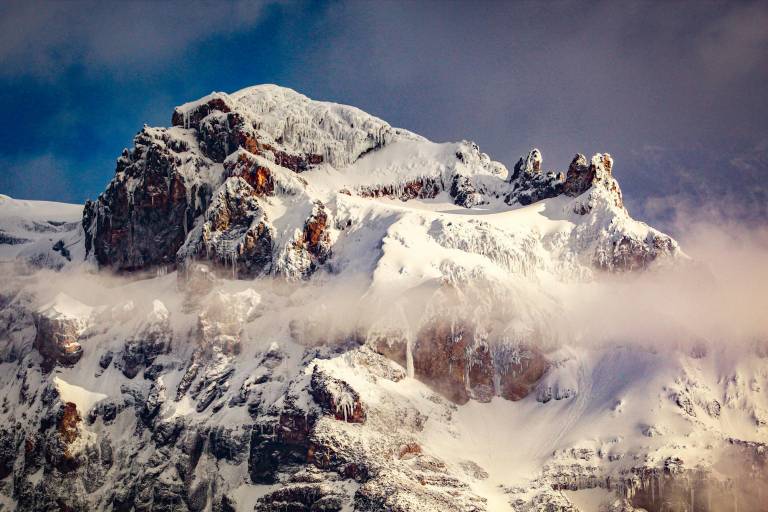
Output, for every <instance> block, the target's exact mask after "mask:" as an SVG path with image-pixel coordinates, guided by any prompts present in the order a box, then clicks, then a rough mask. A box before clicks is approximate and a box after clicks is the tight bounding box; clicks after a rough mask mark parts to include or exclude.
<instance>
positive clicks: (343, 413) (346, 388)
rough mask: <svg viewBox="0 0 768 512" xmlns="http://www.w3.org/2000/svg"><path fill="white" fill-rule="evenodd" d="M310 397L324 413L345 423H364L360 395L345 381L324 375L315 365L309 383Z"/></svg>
mask: <svg viewBox="0 0 768 512" xmlns="http://www.w3.org/2000/svg"><path fill="white" fill-rule="evenodd" d="M310 389H311V393H312V398H314V400H315V402H316V403H317V404H318V405H320V407H321V408H322V409H323V411H324V412H325V413H326V414H330V415H332V416H333V417H334V418H336V419H337V420H340V421H346V422H347V423H364V422H365V409H364V407H363V404H362V402H361V401H360V395H359V394H358V393H357V391H355V390H354V389H352V387H351V386H350V385H349V384H347V383H346V382H344V381H342V380H339V379H335V378H333V377H330V376H328V375H325V374H324V373H323V372H322V371H321V370H319V369H318V368H317V367H315V369H314V371H313V372H312V381H311V384H310Z"/></svg>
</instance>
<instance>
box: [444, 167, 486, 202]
mask: <svg viewBox="0 0 768 512" xmlns="http://www.w3.org/2000/svg"><path fill="white" fill-rule="evenodd" d="M450 194H451V197H452V198H453V202H454V203H456V204H457V205H459V206H463V207H464V208H472V207H474V206H478V205H480V204H482V203H484V202H485V199H484V198H483V196H482V194H480V193H479V192H478V191H477V189H476V188H475V186H474V185H473V184H472V181H471V180H470V179H469V178H468V177H467V176H462V175H460V174H456V175H455V176H454V177H453V180H452V181H451V190H450Z"/></svg>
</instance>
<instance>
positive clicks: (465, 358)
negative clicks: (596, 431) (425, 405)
mask: <svg viewBox="0 0 768 512" xmlns="http://www.w3.org/2000/svg"><path fill="white" fill-rule="evenodd" d="M384 346H386V345H385V344H382V343H379V344H377V347H384ZM491 348H492V345H490V344H488V343H487V342H486V341H485V340H482V339H478V338H477V337H476V335H475V332H474V329H473V328H472V326H471V325H469V324H465V323H461V322H458V323H456V322H452V321H435V322H432V323H430V324H428V325H427V326H426V327H424V328H423V329H422V330H421V331H420V332H419V333H418V336H417V339H416V342H415V343H414V347H413V367H414V376H415V377H416V378H417V379H419V380H421V381H422V382H424V383H425V384H427V385H429V386H430V387H432V388H433V389H435V390H436V391H437V392H439V393H440V394H442V395H443V396H445V397H446V398H448V399H449V400H451V401H453V402H455V403H457V404H464V403H466V402H467V401H469V400H470V399H475V400H479V401H481V402H488V401H490V400H491V399H492V398H493V397H494V396H501V397H502V398H505V399H507V400H520V399H522V398H524V397H526V396H527V395H528V394H529V393H531V391H533V389H534V387H535V386H536V383H537V382H538V381H539V380H540V379H541V378H542V377H543V376H544V374H545V373H546V371H547V369H548V367H549V365H548V363H547V361H546V359H545V358H544V356H543V355H542V354H541V352H539V351H538V350H536V349H534V348H531V347H528V346H525V345H518V346H505V345H500V346H499V347H498V348H497V349H495V350H491ZM379 350H380V348H379ZM385 352H386V351H385ZM382 353H384V352H382ZM394 354H395V356H396V357H397V356H399V354H398V353H397V351H395V352H394ZM497 378H498V387H497V385H496V383H495V382H496V381H497Z"/></svg>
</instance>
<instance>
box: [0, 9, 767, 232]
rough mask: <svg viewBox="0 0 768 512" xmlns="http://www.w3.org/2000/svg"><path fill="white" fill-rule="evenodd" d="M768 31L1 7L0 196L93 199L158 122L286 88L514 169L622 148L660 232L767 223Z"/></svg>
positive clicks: (321, 12)
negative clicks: (718, 221)
mask: <svg viewBox="0 0 768 512" xmlns="http://www.w3.org/2000/svg"><path fill="white" fill-rule="evenodd" d="M766 27H768V4H766V3H765V2H727V3H725V2H722V3H721V2H707V3H704V2H674V3H670V2H664V3H662V2H658V3H654V2H629V1H627V2H552V3H543V2H490V1H489V2H472V3H470V2H466V3H465V2H458V1H456V2H428V1H415V0H414V1H409V2H395V1H384V2H366V1H362V0H361V1H354V2H290V1H286V2H277V3H272V2H229V3H224V2H220V3H210V2H197V3H176V2H163V3H142V2H122V3H105V2H102V3H97V2H79V1H73V2H53V3H49V4H41V3H35V4H31V3H29V2H9V1H3V2H2V3H0V111H2V116H3V123H2V125H0V192H1V193H4V194H9V195H12V196H15V197H20V198H28V199H50V200H60V201H70V202H82V201H84V200H85V199H86V198H89V197H91V198H92V197H95V196H96V195H98V193H99V192H100V191H101V190H103V188H104V187H105V185H106V183H107V182H108V181H109V179H110V178H111V176H112V174H113V173H114V161H115V158H116V157H117V156H118V155H119V154H120V151H121V150H122V148H123V147H126V146H130V145H131V140H132V137H133V135H134V134H135V133H136V132H137V131H138V130H139V129H140V128H141V126H142V124H144V123H146V124H150V125H167V124H169V122H170V116H171V113H172V111H173V107H174V106H175V105H177V104H180V103H184V102H186V101H189V100H192V99H195V98H198V97H200V96H202V95H204V94H207V93H209V92H211V91H213V90H221V91H234V90H237V89H239V88H242V87H245V86H248V85H253V84H257V83H278V84H280V85H285V86H288V87H292V88H294V89H296V90H299V91H300V92H302V93H304V94H307V95H308V96H310V97H313V98H316V99H325V100H333V101H338V102H343V103H349V104H353V105H355V106H358V107H360V108H362V109H363V110H366V111H368V112H371V113H373V114H375V115H378V116H380V117H382V118H383V119H385V120H387V121H388V122H390V123H391V124H393V125H398V126H403V127H405V128H408V129H411V130H414V131H416V132H419V133H421V134H423V135H425V136H427V137H429V138H431V139H433V140H459V139H471V140H475V141H477V142H478V143H479V145H480V147H481V148H482V149H483V150H484V151H486V152H488V153H489V154H490V155H491V156H492V157H494V158H495V159H497V160H500V161H502V162H504V163H505V164H507V165H511V164H512V163H513V162H514V160H516V158H517V156H518V155H520V154H521V153H523V152H525V151H527V150H528V148H530V147H531V146H537V147H539V148H540V149H541V150H542V151H543V154H544V159H545V162H544V166H545V167H547V168H557V169H564V168H566V167H567V165H568V163H569V161H570V159H571V157H572V156H573V154H574V153H576V152H582V153H589V154H591V153H594V152H598V151H607V152H610V153H612V154H613V156H614V158H615V159H616V173H617V175H618V176H619V179H620V182H621V184H622V186H623V188H624V192H625V195H626V196H627V198H628V204H629V206H630V209H631V211H632V212H633V213H635V214H636V215H638V216H640V217H641V218H644V219H646V220H652V221H654V220H659V221H663V220H665V219H667V220H668V219H669V217H670V216H671V215H672V214H673V212H674V211H675V210H676V209H679V208H680V207H686V208H689V209H691V208H693V209H699V208H700V207H701V205H703V204H706V205H707V208H708V211H714V212H715V213H717V214H726V215H730V216H737V217H743V218H745V219H765V218H766V216H767V214H766V198H768V193H766V188H765V185H764V183H765V178H766V177H767V176H766V174H768V171H767V169H768V123H766V119H768V93H767V92H766V87H765V84H766V83H768V30H767V29H766ZM726 206H727V207H726Z"/></svg>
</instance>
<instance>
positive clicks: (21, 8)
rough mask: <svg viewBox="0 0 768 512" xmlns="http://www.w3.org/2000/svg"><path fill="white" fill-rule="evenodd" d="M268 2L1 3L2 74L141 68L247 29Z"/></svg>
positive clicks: (50, 74)
mask: <svg viewBox="0 0 768 512" xmlns="http://www.w3.org/2000/svg"><path fill="white" fill-rule="evenodd" d="M269 3H274V2H269V1H267V0H264V1H258V2H255V1H249V2H246V1H237V2H204V1H191V2H152V1H123V2H103V1H95V0H85V1H36V2H29V1H25V0H10V1H8V0H6V1H4V2H3V4H2V7H0V62H2V66H0V73H2V74H6V75H37V76H41V77H48V78H57V75H58V74H60V73H62V72H63V71H64V70H65V69H66V67H68V66H72V65H77V66H84V67H86V68H93V69H94V70H103V69H110V70H112V71H132V70H134V69H135V68H140V69H141V68H146V67H149V66H153V65H156V64H158V63H162V62H163V61H165V60H167V59H168V58H170V57H172V56H174V55H177V54H178V53H180V52H182V51H184V50H185V49H187V48H188V47H189V46H190V45H192V44H193V43H195V42H198V41H200V40H204V39H206V38H209V37H212V36H215V35H224V34H228V33H232V32H238V31H241V30H243V29H245V28H249V27H251V26H253V24H254V23H255V22H256V21H257V20H258V19H259V18H260V17H261V15H262V13H263V9H264V8H265V6H266V5H267V4H269Z"/></svg>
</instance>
